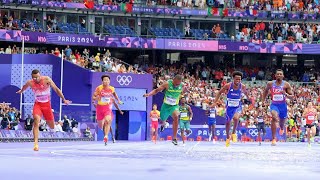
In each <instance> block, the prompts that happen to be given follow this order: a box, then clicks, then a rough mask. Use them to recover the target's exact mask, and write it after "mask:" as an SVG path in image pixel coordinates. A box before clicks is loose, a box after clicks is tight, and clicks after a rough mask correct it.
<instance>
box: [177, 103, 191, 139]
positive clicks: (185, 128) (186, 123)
mask: <svg viewBox="0 0 320 180" xmlns="http://www.w3.org/2000/svg"><path fill="white" fill-rule="evenodd" d="M180 101H181V105H180V107H179V111H180V130H181V138H182V142H183V145H185V141H184V132H186V133H187V136H189V135H190V132H191V131H190V130H191V129H190V121H191V120H192V117H193V113H192V109H191V107H190V106H189V105H187V104H186V98H185V97H181V99H180Z"/></svg>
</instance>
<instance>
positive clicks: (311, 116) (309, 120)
mask: <svg viewBox="0 0 320 180" xmlns="http://www.w3.org/2000/svg"><path fill="white" fill-rule="evenodd" d="M302 116H303V117H304V118H306V131H307V138H308V146H309V147H311V143H310V137H311V136H312V137H314V136H315V134H316V127H315V126H314V125H315V124H314V122H315V120H316V119H317V110H316V109H315V108H314V107H313V104H312V102H309V103H308V106H307V107H306V108H305V109H304V112H303V115H302ZM310 130H311V131H312V135H310Z"/></svg>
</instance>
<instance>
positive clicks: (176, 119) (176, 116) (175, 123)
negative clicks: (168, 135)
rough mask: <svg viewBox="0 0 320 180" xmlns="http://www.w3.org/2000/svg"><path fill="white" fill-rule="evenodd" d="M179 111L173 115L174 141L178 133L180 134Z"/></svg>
mask: <svg viewBox="0 0 320 180" xmlns="http://www.w3.org/2000/svg"><path fill="white" fill-rule="evenodd" d="M179 114H180V113H179V111H177V110H175V111H174V112H173V113H172V119H173V123H172V130H173V139H177V133H178V125H179Z"/></svg>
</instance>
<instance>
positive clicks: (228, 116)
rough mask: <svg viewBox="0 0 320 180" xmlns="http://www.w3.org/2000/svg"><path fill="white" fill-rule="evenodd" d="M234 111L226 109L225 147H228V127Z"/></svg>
mask: <svg viewBox="0 0 320 180" xmlns="http://www.w3.org/2000/svg"><path fill="white" fill-rule="evenodd" d="M235 112H236V110H235V109H234V108H227V109H226V135H227V140H226V145H227V146H228V143H229V140H230V126H231V120H232V119H233V116H234V114H235Z"/></svg>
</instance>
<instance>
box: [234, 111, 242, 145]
mask: <svg viewBox="0 0 320 180" xmlns="http://www.w3.org/2000/svg"><path fill="white" fill-rule="evenodd" d="M240 115H241V113H239V112H236V113H235V114H234V116H233V118H232V119H233V129H232V141H233V142H237V140H238V137H237V134H236V132H237V127H238V123H239V118H240Z"/></svg>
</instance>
